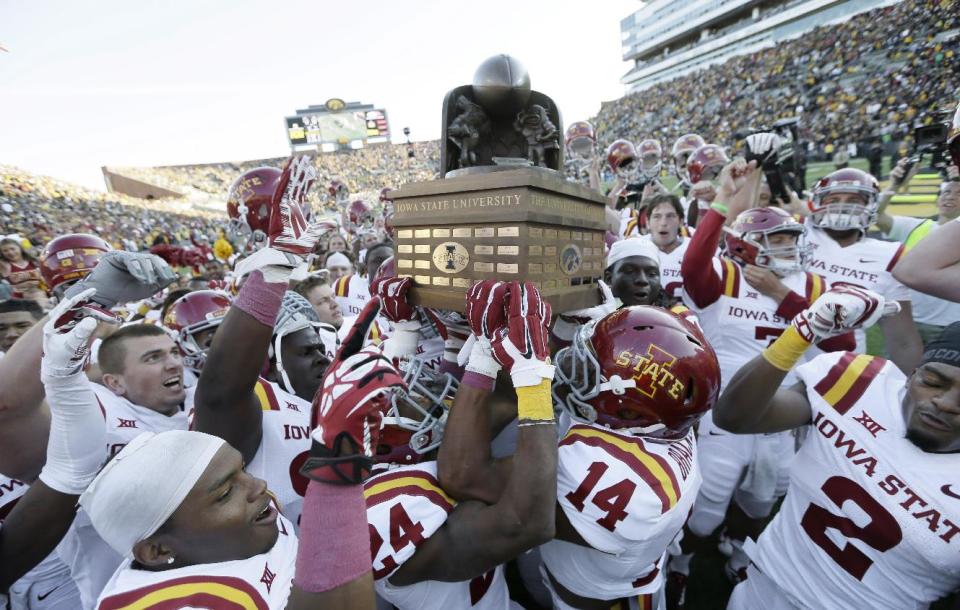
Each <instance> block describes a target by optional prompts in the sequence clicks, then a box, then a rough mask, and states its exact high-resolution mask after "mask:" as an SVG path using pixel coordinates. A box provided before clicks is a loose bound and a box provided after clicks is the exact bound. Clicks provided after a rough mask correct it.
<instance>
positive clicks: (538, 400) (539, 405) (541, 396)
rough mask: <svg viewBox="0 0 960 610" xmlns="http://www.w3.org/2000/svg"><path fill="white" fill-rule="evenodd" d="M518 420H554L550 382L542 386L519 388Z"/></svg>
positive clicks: (546, 380)
mask: <svg viewBox="0 0 960 610" xmlns="http://www.w3.org/2000/svg"><path fill="white" fill-rule="evenodd" d="M517 418H518V419H520V420H521V421H523V420H525V419H526V420H551V421H552V420H553V396H552V395H551V393H550V380H549V379H544V380H543V381H541V382H540V385H531V386H524V387H520V388H517Z"/></svg>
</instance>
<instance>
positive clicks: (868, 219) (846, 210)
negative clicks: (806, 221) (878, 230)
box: [810, 185, 877, 233]
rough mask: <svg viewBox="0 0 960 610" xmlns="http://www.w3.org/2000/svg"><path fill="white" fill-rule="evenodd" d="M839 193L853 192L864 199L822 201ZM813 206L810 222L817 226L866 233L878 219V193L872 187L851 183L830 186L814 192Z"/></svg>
mask: <svg viewBox="0 0 960 610" xmlns="http://www.w3.org/2000/svg"><path fill="white" fill-rule="evenodd" d="M839 193H853V194H855V195H857V196H859V197H862V198H863V201H858V202H837V203H828V204H823V203H821V202H822V201H823V200H824V199H826V198H827V196H829V195H833V194H839ZM812 208H813V211H812V212H811V214H810V222H811V223H813V226H815V227H818V228H820V229H832V230H835V231H850V230H857V231H860V232H861V233H866V232H867V229H869V228H870V226H871V225H873V223H874V222H876V220H877V194H876V192H875V191H873V190H872V189H867V188H863V187H856V186H851V185H842V186H837V187H829V186H828V187H824V188H823V189H821V190H819V191H817V192H815V193H814V195H813V206H812Z"/></svg>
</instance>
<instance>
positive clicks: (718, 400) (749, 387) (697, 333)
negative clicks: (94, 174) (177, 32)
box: [0, 0, 960, 610]
mask: <svg viewBox="0 0 960 610" xmlns="http://www.w3.org/2000/svg"><path fill="white" fill-rule="evenodd" d="M956 4H957V2H956V0H944V1H942V2H936V1H932V0H927V1H922V0H905V1H904V2H901V3H898V4H893V5H891V6H888V7H885V8H882V9H877V10H874V11H871V12H869V13H866V14H863V15H860V16H857V17H855V18H854V19H852V20H850V21H849V22H847V23H843V24H839V25H834V26H829V27H821V28H818V29H816V30H814V31H813V32H811V33H809V34H807V35H804V36H802V37H801V38H799V39H797V40H793V41H790V42H787V43H784V44H782V45H779V46H777V47H775V48H772V49H767V50H764V51H761V52H759V53H757V54H755V55H752V56H749V57H741V58H737V59H733V60H730V61H728V62H726V63H724V64H722V65H718V66H714V67H711V68H708V69H706V70H704V71H701V72H699V73H697V74H694V75H691V76H688V77H685V78H682V79H679V80H675V81H672V82H669V83H665V84H662V85H659V86H657V87H654V88H652V89H650V90H648V91H644V92H641V93H637V94H634V95H630V96H627V97H624V98H623V99H620V100H617V101H616V102H611V103H609V104H605V105H604V106H603V108H602V110H601V113H600V115H599V117H597V118H595V119H594V121H595V122H596V123H597V124H598V125H599V135H600V137H599V141H598V137H597V131H596V130H595V129H594V127H593V125H591V124H590V123H589V122H586V121H580V122H574V123H572V124H570V125H569V126H567V129H566V130H565V135H566V138H565V145H566V148H567V160H568V161H569V162H570V163H569V167H568V168H564V169H566V170H568V179H570V180H575V181H577V182H579V183H580V185H581V186H580V187H573V186H571V185H570V184H568V183H564V182H563V179H562V178H560V177H559V176H551V175H549V173H548V172H543V173H541V172H535V171H533V170H532V169H531V170H529V173H530V174H531V175H533V176H535V177H536V178H535V179H536V182H533V183H531V184H532V185H535V186H532V188H535V189H546V190H547V191H548V192H549V189H551V188H553V189H554V190H556V191H557V192H558V193H561V192H562V193H565V195H564V196H570V197H572V196H573V195H572V194H571V193H574V192H579V193H587V192H588V191H592V197H593V198H594V200H595V201H596V203H597V205H596V206H595V207H594V209H593V211H596V212H597V217H596V222H592V224H591V225H590V226H588V227H586V228H584V227H578V226H576V224H575V220H573V219H571V218H570V217H568V216H564V217H563V218H561V219H560V220H557V221H555V222H554V223H552V226H554V227H558V228H549V227H548V228H544V227H542V226H541V223H543V222H546V221H545V220H544V219H548V218H550V219H552V218H554V216H553V214H549V215H548V214H544V215H543V216H540V217H539V219H538V220H537V221H536V226H533V225H531V226H529V227H524V228H523V229H522V231H521V230H518V229H519V228H518V227H516V226H511V227H500V228H499V229H498V230H497V240H498V241H497V243H501V242H502V240H507V241H506V242H503V243H513V244H516V245H512V246H511V245H507V246H502V245H501V246H498V247H497V252H496V255H495V256H497V257H498V258H499V257H503V258H499V260H508V261H517V260H519V259H517V258H512V259H511V258H509V257H511V256H514V257H515V256H516V255H517V254H518V252H521V253H522V254H523V256H525V257H527V258H526V259H525V260H526V261H536V260H540V261H542V264H541V263H540V262H529V263H527V262H525V263H524V264H523V265H517V264H513V263H509V262H508V263H500V262H498V263H497V268H496V272H495V273H494V269H493V263H490V262H485V261H489V260H491V259H489V258H483V257H487V256H494V253H493V251H494V248H493V246H490V245H487V244H485V243H481V242H484V239H483V238H481V231H483V233H484V234H485V235H488V236H492V235H493V233H494V228H493V226H489V227H480V226H477V227H475V228H474V227H473V226H470V227H467V226H464V225H473V224H474V223H473V222H471V221H469V220H468V221H464V220H463V218H464V217H462V216H460V217H458V216H456V215H451V216H450V218H447V217H446V215H444V216H443V217H442V218H440V220H439V221H438V224H446V222H447V221H448V220H449V221H450V224H451V225H453V226H452V229H453V230H452V234H451V228H449V227H447V226H443V227H433V228H432V229H431V228H429V227H426V226H424V227H423V228H421V227H420V226H418V227H415V230H411V228H409V223H398V224H399V225H402V226H401V228H400V229H399V230H398V231H396V237H397V239H398V242H399V243H397V244H394V242H393V239H394V237H395V233H394V230H393V226H394V223H393V222H392V218H393V213H394V211H393V205H392V202H391V201H390V200H389V195H388V194H387V190H386V189H388V188H397V187H399V186H401V185H403V184H404V183H408V182H413V181H425V180H430V179H433V178H435V177H436V173H437V168H438V167H439V165H440V159H439V147H438V145H437V144H438V143H437V142H424V143H418V144H415V145H413V146H412V151H413V153H414V154H413V155H408V147H407V145H390V144H385V145H372V146H369V147H366V148H364V149H361V150H357V151H352V152H343V153H336V154H324V155H319V156H308V155H302V156H292V157H290V158H289V159H288V160H283V159H267V160H258V161H247V162H243V163H220V164H209V165H194V166H176V167H159V168H114V169H115V171H116V172H117V173H118V174H121V175H126V176H128V177H131V178H136V179H140V180H144V181H149V182H152V183H154V184H156V185H158V186H165V187H170V188H172V189H175V190H178V191H180V192H183V193H184V195H185V197H183V198H173V199H166V200H152V201H146V200H139V199H133V198H130V197H126V196H121V195H116V194H104V193H99V192H95V191H91V190H88V189H84V188H79V187H76V186H71V185H69V184H66V183H64V182H61V181H58V180H55V179H51V178H47V177H43V176H37V175H34V174H31V173H28V172H25V171H22V170H19V169H16V168H13V167H7V166H0V525H2V530H0V609H7V608H9V609H12V610H30V609H34V610H68V609H69V610H74V609H77V608H81V609H83V610H116V609H119V608H128V609H129V608H144V609H147V608H155V609H157V608H170V609H173V608H186V607H190V608H227V607H229V608H239V607H244V608H258V609H269V610H281V609H282V610H318V609H323V610H326V609H331V608H336V609H338V610H339V609H341V608H351V609H363V610H374V609H375V608H378V607H379V608H383V607H391V608H396V609H398V610H448V609H452V610H459V609H466V608H485V609H494V610H507V609H509V608H517V607H523V608H526V609H528V610H545V609H547V608H617V607H620V608H627V607H630V608H640V609H652V608H658V609H660V610H664V609H665V610H699V609H701V608H716V607H720V606H723V605H724V603H726V604H727V605H726V607H727V608H728V610H774V609H775V610H785V609H790V610H792V609H795V608H817V609H820V608H823V609H824V610H848V609H857V610H859V609H861V608H864V609H866V608H870V609H874V608H884V609H890V610H899V609H901V608H918V609H919V608H934V609H935V610H946V609H955V608H958V607H960V605H958V604H960V554H958V553H957V550H958V547H960V536H958V534H960V525H958V524H960V503H958V502H957V500H960V487H958V486H957V481H958V478H957V473H958V472H960V248H958V244H960V104H958V103H957V102H958V99H957V97H956V96H957V95H958V92H960V73H958V70H960V58H958V57H957V55H956V42H957V34H958V26H960V16H958V14H960V11H957V10H956V9H957V6H956ZM951 37H952V38H951ZM948 39H949V40H948ZM491 59H492V60H493V61H494V62H500V65H501V66H506V65H509V64H508V63H507V62H509V61H510V60H509V58H508V57H505V56H497V57H495V58H491ZM488 61H489V60H488ZM948 106H949V107H951V108H953V109H955V110H954V111H953V113H952V119H951V120H949V121H948V123H947V125H944V127H945V129H944V131H945V132H946V133H945V134H943V137H942V139H941V135H940V134H939V133H938V136H937V138H938V140H937V142H936V145H937V147H939V148H942V150H943V151H944V154H943V156H942V163H939V164H937V165H935V166H925V165H927V164H925V163H920V162H914V161H912V160H911V158H908V157H904V158H902V159H900V160H899V161H898V162H897V163H895V164H893V165H892V167H891V170H890V179H889V181H884V182H883V183H882V184H883V186H881V182H879V181H878V180H877V179H876V178H875V177H874V176H873V175H871V174H870V173H868V172H865V171H863V170H860V169H856V168H854V167H848V164H849V159H847V158H845V156H844V155H845V154H846V151H847V145H852V144H862V143H865V142H867V141H868V140H869V141H870V142H871V150H874V149H876V144H877V143H878V142H887V143H888V144H889V145H890V146H891V147H898V146H897V145H898V142H901V141H903V142H906V141H907V140H908V139H909V137H910V132H911V129H912V127H913V123H914V122H916V121H921V122H931V121H933V120H939V119H936V118H935V117H934V115H933V114H932V111H934V110H939V109H941V108H944V107H948ZM800 108H802V112H799V114H800V119H801V124H802V134H803V138H804V140H805V141H807V142H809V143H810V144H811V146H812V148H811V151H810V154H811V156H817V155H821V156H824V157H826V156H828V155H830V154H831V153H832V152H835V153H836V154H834V155H833V157H832V161H833V163H834V164H835V165H836V166H837V169H836V170H835V171H830V172H829V173H828V174H827V175H825V176H823V178H822V179H819V180H816V181H815V184H814V185H813V186H812V187H811V188H809V190H803V189H799V188H798V189H797V190H798V191H801V192H796V191H794V190H793V189H792V188H790V187H791V186H792V185H790V184H789V180H787V179H786V178H788V177H789V172H786V173H784V172H783V171H781V170H784V169H785V168H784V167H783V165H785V164H786V159H787V158H788V156H787V155H782V154H781V153H782V152H784V151H786V150H788V149H789V148H790V147H791V146H792V145H791V144H790V143H789V142H788V141H785V140H784V139H782V138H781V136H780V135H779V134H777V133H773V132H769V131H765V132H761V133H751V134H749V135H743V134H741V135H742V136H743V137H740V136H738V135H737V134H738V132H741V131H742V130H745V129H746V128H748V127H761V126H763V125H769V124H770V123H772V122H773V121H774V120H776V119H779V118H782V117H786V116H793V115H794V114H796V113H798V109H800ZM680 134H685V135H683V136H682V137H680V138H677V136H678V135H680ZM698 134H699V135H698ZM651 136H652V137H655V138H657V139H659V140H660V141H661V142H662V148H663V151H670V152H668V153H667V154H661V149H660V146H658V145H657V143H656V142H641V140H642V139H644V138H647V137H651ZM701 136H702V137H701ZM624 138H629V139H632V140H634V141H636V142H637V145H636V146H634V145H633V144H632V143H631V142H629V141H626V140H625V139H624ZM704 139H706V141H704ZM611 140H612V142H611ZM736 140H741V141H740V142H739V143H737V144H736V146H735V145H734V144H735V141H736ZM707 142H717V143H718V144H719V145H716V144H709V143H707ZM607 144H609V147H608V146H607ZM728 151H729V154H728ZM741 153H748V154H747V155H746V156H749V157H751V158H752V160H751V161H749V162H748V161H747V158H745V156H744V155H743V154H741ZM670 157H672V162H671V161H668V159H670ZM464 158H467V156H465V157H464ZM757 160H760V161H761V162H760V163H759V164H758V163H757ZM874 161H875V159H873V158H871V159H870V166H871V167H872V168H874V169H873V170H872V171H873V173H874V174H876V173H877V172H878V170H877V168H879V164H877V163H875V162H874ZM264 166H266V167H264ZM477 169H479V170H481V171H485V170H486V169H487V168H477ZM554 169H558V168H554ZM668 169H670V170H671V171H673V172H674V174H675V176H674V178H675V179H676V186H675V187H674V188H673V189H672V190H668V183H667V181H666V180H665V179H666V177H667V176H666V174H667V171H668ZM919 171H923V172H924V176H923V177H922V180H923V181H924V182H930V181H933V182H936V183H937V184H936V187H935V188H936V189H937V194H936V195H935V199H936V203H935V206H936V212H937V214H936V216H935V217H931V218H919V217H916V218H915V217H912V216H902V215H896V214H894V213H893V210H891V209H890V206H889V204H890V203H891V202H892V201H894V197H895V195H896V193H897V192H898V190H901V191H902V190H903V189H905V188H907V187H908V186H909V184H910V183H911V181H912V180H914V179H917V180H918V181H920V180H921V178H917V173H918V172H919ZM601 174H602V175H606V176H609V177H610V178H612V181H613V182H612V185H609V184H605V181H604V180H602V179H601ZM516 175H517V174H514V176H516ZM661 180H663V181H662V182H661ZM671 180H672V179H671ZM311 183H313V189H314V191H313V194H311V195H309V196H308V195H307V193H308V191H310V186H311ZM512 197H513V196H511V198H507V199H509V201H511V202H513V201H516V202H517V203H519V200H520V197H519V196H518V195H517V196H516V200H514V199H512ZM496 199H497V200H498V201H502V199H501V198H500V197H497V198H496ZM469 200H470V201H475V202H478V203H479V204H480V205H483V204H484V203H486V206H491V202H492V200H493V198H492V197H486V198H484V197H471V198H469ZM199 201H204V203H206V204H209V203H210V202H214V203H216V202H218V201H219V202H221V203H220V204H219V205H218V206H205V207H204V206H198V207H194V205H195V204H197V203H198V202H199ZM466 201H467V200H461V202H463V203H466ZM534 202H535V200H534ZM442 203H443V204H446V201H444V202H442ZM604 204H605V205H604ZM577 205H579V206H581V207H580V208H578V207H573V206H572V207H571V209H576V210H580V209H581V208H583V209H584V210H586V208H587V207H590V206H583V205H582V204H579V203H578V204H577ZM486 206H485V207H486ZM551 206H552V204H551ZM216 207H219V209H220V210H223V211H225V212H226V214H223V213H212V212H209V211H208V212H204V211H202V210H204V209H208V210H209V209H216ZM410 207H416V206H410ZM437 207H440V203H439V202H438V203H437ZM489 209H490V210H491V211H490V212H488V213H485V217H486V216H487V214H488V215H489V217H488V222H484V223H482V224H490V225H496V224H497V223H498V222H506V220H507V219H508V217H504V216H498V212H496V211H495V210H496V209H503V208H495V207H493V206H491V207H489ZM551 209H553V208H551ZM564 209H566V208H564ZM601 209H602V214H601V213H600V210H601ZM511 214H512V213H511ZM409 218H410V217H407V219H409ZM467 218H473V217H472V216H469V217H467ZM509 218H517V217H516V216H513V215H511V216H509ZM601 218H602V219H603V220H602V222H601V221H600V219H601ZM561 222H562V223H563V224H562V226H561ZM426 224H430V223H426ZM508 224H511V225H515V224H518V223H517V222H515V221H510V222H509V223H508ZM521 224H523V223H522V222H521ZM570 229H573V230H570ZM877 229H878V230H879V231H877ZM431 230H432V238H441V239H455V240H460V239H461V236H464V233H461V231H464V230H465V233H466V235H465V236H464V239H469V240H471V241H473V242H475V243H467V242H464V243H467V245H464V243H460V241H455V242H448V241H445V242H443V243H441V244H440V245H438V246H435V247H434V246H431V245H426V244H417V245H412V244H410V243H409V242H405V241H404V240H406V239H411V238H414V237H415V238H421V237H423V236H424V234H427V235H431ZM474 231H475V232H474ZM534 231H536V233H535V232H534ZM404 233H408V234H409V235H406V236H405V235H404ZM526 239H530V240H533V241H534V242H535V243H533V244H532V245H529V246H527V245H526V243H525V241H522V240H526ZM511 240H512V241H511ZM486 241H489V240H486ZM541 242H542V243H541ZM519 244H523V245H519ZM431 248H433V249H432V250H431ZM394 252H396V253H397V259H396V260H394ZM418 255H420V256H418ZM477 255H479V256H477ZM601 256H602V261H603V262H602V263H600V262H599V261H600V260H601ZM471 257H474V259H473V261H471V260H470V259H471ZM588 257H589V258H588ZM478 258H479V261H478V260H477V259H478ZM471 262H472V263H473V264H472V266H471V265H470V263H471ZM481 264H482V265H486V266H487V267H486V271H485V270H484V267H482V266H481ZM458 265H459V267H458ZM434 267H435V268H436V269H438V270H439V271H442V272H443V274H439V272H438V274H439V275H438V276H434V277H433V278H432V280H431V279H430V278H429V277H428V278H427V279H423V277H424V276H422V275H412V274H418V273H424V274H425V273H428V271H427V270H430V269H433V268H434ZM451 269H453V271H452V273H453V275H449V276H448V275H445V274H446V273H448V272H450V271H451ZM419 270H424V271H422V272H421V271H419ZM558 270H559V272H558ZM477 275H480V276H481V277H479V278H478V277H477ZM484 275H486V276H487V277H483V276H484ZM451 278H452V282H451ZM521 279H525V280H526V281H521ZM423 282H429V283H430V285H431V287H432V288H433V289H434V290H437V289H438V287H440V286H450V288H451V289H452V291H451V292H446V293H445V294H444V298H447V297H452V295H453V294H454V293H455V291H457V290H460V289H461V287H462V290H463V291H464V292H465V294H463V295H462V296H457V299H458V300H459V302H458V303H456V304H455V305H456V307H454V309H450V310H448V309H442V308H436V307H433V306H432V304H429V303H426V300H427V299H429V298H430V296H431V295H430V293H429V291H425V292H419V293H418V292H411V290H412V289H414V288H418V284H419V288H422V287H423V284H422V283H423ZM461 282H462V283H461ZM541 289H542V290H544V292H545V293H546V294H545V296H546V297H547V298H544V297H543V296H541V294H540V291H541ZM548 290H550V291H551V292H546V291H548ZM458 294H459V293H458ZM555 297H558V298H555ZM574 297H576V298H583V299H584V300H583V301H582V302H578V303H577V304H576V305H575V306H570V305H569V303H570V301H565V299H567V298H574ZM421 299H422V300H421ZM461 299H462V300H461ZM565 305H566V306H565ZM446 306H447V305H446V304H444V305H443V307H446ZM45 314H48V315H46V317H45ZM695 555H696V558H695V557H694V556H695ZM718 583H720V584H718ZM728 599H729V601H727V600H728ZM45 600H46V601H45Z"/></svg>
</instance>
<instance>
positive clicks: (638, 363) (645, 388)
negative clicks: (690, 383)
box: [616, 343, 686, 400]
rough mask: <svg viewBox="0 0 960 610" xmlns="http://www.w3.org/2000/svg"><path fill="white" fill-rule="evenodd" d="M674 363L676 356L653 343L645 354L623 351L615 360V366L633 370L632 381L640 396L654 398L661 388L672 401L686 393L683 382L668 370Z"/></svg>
mask: <svg viewBox="0 0 960 610" xmlns="http://www.w3.org/2000/svg"><path fill="white" fill-rule="evenodd" d="M676 362H677V357H676V356H674V355H673V354H671V353H670V352H668V351H667V350H665V349H663V348H662V347H660V346H659V345H656V344H653V343H651V344H650V345H648V346H647V353H646V354H635V353H633V352H631V351H628V350H624V351H622V352H620V354H619V355H618V356H617V360H616V364H617V366H621V367H631V368H633V379H634V381H636V382H637V390H638V391H639V392H640V393H641V394H643V395H644V396H647V397H649V398H655V397H656V395H657V390H659V389H660V388H663V389H664V390H666V392H667V394H668V395H669V396H670V398H673V399H674V400H676V399H678V398H680V397H681V396H683V394H684V392H685V391H686V385H685V384H684V383H683V381H681V380H679V379H677V378H676V377H675V376H674V374H673V373H672V372H671V370H670V368H671V367H672V366H673V365H674V364H675V363H676Z"/></svg>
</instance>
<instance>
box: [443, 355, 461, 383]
mask: <svg viewBox="0 0 960 610" xmlns="http://www.w3.org/2000/svg"><path fill="white" fill-rule="evenodd" d="M440 372H441V373H450V374H451V375H453V377H454V379H456V380H457V381H460V379H462V378H463V367H462V366H458V365H457V363H456V362H450V361H449V360H442V361H441V362H440Z"/></svg>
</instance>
